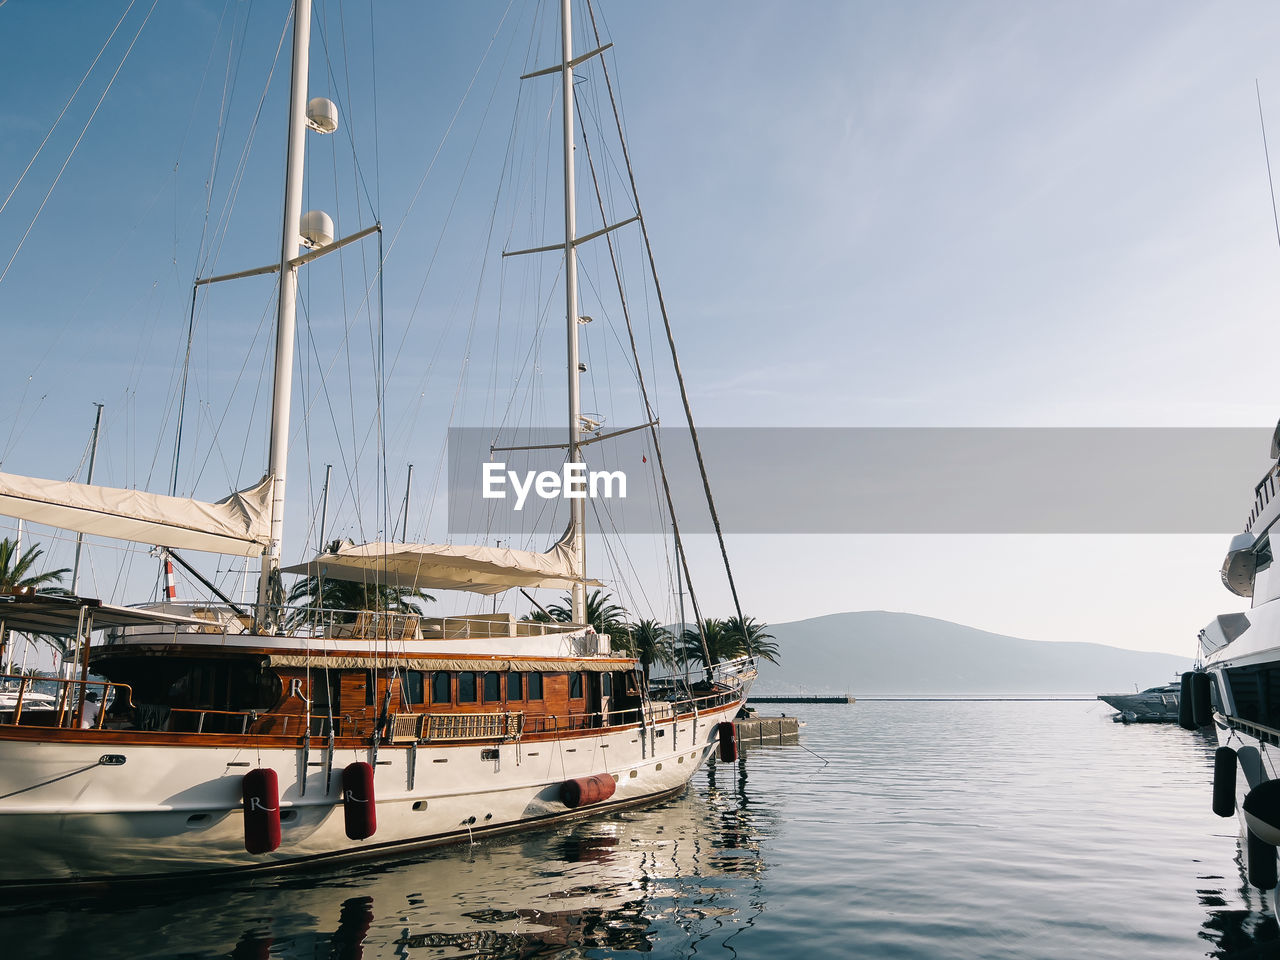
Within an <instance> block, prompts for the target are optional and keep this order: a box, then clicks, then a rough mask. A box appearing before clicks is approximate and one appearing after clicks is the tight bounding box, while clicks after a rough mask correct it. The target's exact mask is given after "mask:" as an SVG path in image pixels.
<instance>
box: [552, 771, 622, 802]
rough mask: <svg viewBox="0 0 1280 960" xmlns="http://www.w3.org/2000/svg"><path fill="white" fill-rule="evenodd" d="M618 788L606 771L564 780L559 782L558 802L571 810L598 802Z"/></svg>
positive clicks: (611, 794) (606, 798)
mask: <svg viewBox="0 0 1280 960" xmlns="http://www.w3.org/2000/svg"><path fill="white" fill-rule="evenodd" d="M616 789H618V784H617V781H615V780H614V779H613V777H611V776H610V775H609V774H607V773H597V774H596V775H595V776H594V777H579V778H578V779H576V780H566V781H565V782H564V783H562V784H560V802H561V803H563V804H564V805H565V806H566V807H568V808H569V809H571V810H573V809H576V808H578V807H585V806H587V805H588V804H592V803H600V802H601V801H602V800H608V799H609V798H610V797H612V796H613V791H614V790H616Z"/></svg>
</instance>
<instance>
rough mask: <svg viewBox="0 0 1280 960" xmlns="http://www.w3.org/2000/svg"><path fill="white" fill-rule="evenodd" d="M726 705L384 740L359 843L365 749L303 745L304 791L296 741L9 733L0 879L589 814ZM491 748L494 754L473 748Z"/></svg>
mask: <svg viewBox="0 0 1280 960" xmlns="http://www.w3.org/2000/svg"><path fill="white" fill-rule="evenodd" d="M737 708H738V705H737V704H736V703H733V704H729V705H727V706H724V707H721V708H719V709H718V710H716V711H712V712H707V713H705V714H703V715H701V716H699V717H698V718H697V719H696V721H695V720H694V719H693V718H692V717H688V716H686V717H684V718H681V719H680V720H678V721H671V720H667V721H664V722H662V723H661V724H656V725H654V726H652V727H650V728H648V730H647V731H646V730H645V729H643V728H640V727H636V726H630V727H625V728H609V727H605V728H601V729H600V730H597V731H593V733H592V734H591V735H589V736H579V737H575V738H573V739H560V740H543V741H529V742H524V743H520V742H516V743H504V744H501V745H498V746H492V745H483V744H475V743H472V744H467V745H449V746H425V745H420V746H418V747H417V748H416V750H415V749H414V748H411V747H403V746H386V745H384V746H382V747H381V748H380V749H379V750H378V754H377V760H376V766H375V777H374V788H375V794H374V795H375V799H376V803H377V831H376V833H375V834H374V835H373V836H372V837H370V838H369V839H367V840H361V841H353V840H350V839H348V838H347V836H346V833H345V827H344V815H343V807H342V797H341V789H340V783H341V774H342V769H343V767H345V766H346V765H347V764H349V763H353V762H356V761H366V762H368V761H370V760H371V759H372V758H371V750H370V749H368V748H365V749H360V750H352V749H347V750H339V751H335V753H334V756H333V759H332V770H331V773H330V775H329V778H328V779H329V783H328V788H327V789H326V784H325V774H324V768H323V764H324V761H325V756H324V753H325V751H324V749H323V746H321V747H320V748H316V747H314V746H313V748H312V749H311V750H310V751H309V755H308V758H307V764H308V769H307V778H306V790H305V792H304V791H303V790H302V784H301V780H300V776H299V774H300V772H301V770H302V765H303V758H302V751H301V749H298V748H294V749H284V748H271V749H266V748H264V749H255V748H253V747H251V746H242V747H215V746H198V745H196V746H186V745H183V746H155V745H138V746H121V745H118V744H114V743H107V742H103V741H102V740H101V739H99V738H97V737H95V736H94V734H95V731H85V732H84V741H83V742H79V743H70V742H66V741H65V740H64V741H63V742H52V741H45V742H20V741H11V742H7V743H4V744H2V745H0V886H22V887H24V888H28V887H30V886H32V885H42V884H62V883H67V882H72V883H74V882H90V883H91V882H106V881H120V880H144V879H154V878H159V877H170V876H176V875H183V874H188V875H193V874H210V873H215V874H216V873H222V872H232V871H245V870H264V869H277V868H283V867H286V866H289V865H294V864H301V863H307V862H314V861H316V860H330V859H337V858H347V857H370V856H377V855H381V854H382V853H384V852H386V851H387V850H388V848H392V847H414V846H431V845H434V844H441V843H448V842H453V841H457V840H461V839H466V838H467V837H468V836H474V835H479V834H483V833H491V832H497V831H505V830H512V829H517V828H520V827H525V826H530V825H534V824H541V823H546V822H549V821H553V820H560V819H565V818H568V817H575V816H586V815H592V814H595V813H598V812H600V811H601V810H604V809H608V808H613V807H617V806H620V805H627V804H634V803H640V802H644V801H646V800H651V799H654V798H658V797H662V796H665V795H669V794H671V793H674V792H676V791H678V790H680V789H681V788H683V787H684V785H685V784H686V783H688V781H689V779H690V778H691V777H692V776H693V774H694V772H695V771H696V770H697V768H698V766H699V765H700V764H701V763H702V761H703V760H704V759H706V757H707V755H708V754H709V753H710V752H711V750H713V749H715V747H716V746H717V744H718V739H717V730H716V724H717V723H720V722H722V721H725V720H731V719H732V717H733V715H734V713H735V712H736V710H737ZM495 750H496V751H497V757H498V759H496V760H494V759H483V758H482V751H484V752H485V754H486V755H487V756H490V757H491V756H492V753H491V752H490V751H495ZM415 753H416V757H415V756H413V754H415ZM104 756H116V757H123V758H124V763H118V761H117V763H115V764H107V763H103V762H102V761H101V758H102V757H104ZM411 766H412V768H413V770H412V781H413V786H412V787H410V779H411V771H410V768H411ZM255 767H269V768H271V769H273V770H275V771H276V773H277V775H278V777H279V781H280V810H281V834H282V840H281V843H280V846H279V848H278V849H276V850H275V851H274V852H271V853H267V854H261V855H255V854H250V853H248V852H246V850H245V837H244V818H243V815H242V802H241V780H242V777H243V776H244V774H245V773H247V772H248V771H249V770H250V769H253V768H255ZM445 771H447V773H446V772H445ZM599 773H609V774H613V775H615V776H616V777H617V778H618V779H617V790H616V792H615V793H614V794H613V796H612V797H611V798H609V800H607V801H606V802H604V803H599V804H595V805H592V806H584V807H581V808H579V809H576V810H573V809H570V808H568V807H566V806H565V804H564V803H562V802H561V801H560V785H561V784H562V783H564V782H565V781H566V780H570V779H574V778H577V777H585V776H590V775H593V774H599ZM211 774H212V775H211Z"/></svg>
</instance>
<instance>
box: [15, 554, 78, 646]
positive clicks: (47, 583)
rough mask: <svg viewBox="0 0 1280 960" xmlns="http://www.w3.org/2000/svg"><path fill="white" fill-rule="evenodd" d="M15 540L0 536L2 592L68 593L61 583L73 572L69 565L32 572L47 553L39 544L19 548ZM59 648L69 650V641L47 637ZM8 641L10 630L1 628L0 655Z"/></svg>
mask: <svg viewBox="0 0 1280 960" xmlns="http://www.w3.org/2000/svg"><path fill="white" fill-rule="evenodd" d="M20 550H21V548H20V547H19V546H18V542H17V541H16V540H10V539H9V538H8V537H5V538H4V539H2V540H0V593H53V594H57V593H66V592H67V591H66V590H65V589H63V588H62V586H60V583H61V581H62V578H63V577H64V576H66V575H67V574H68V573H70V572H71V569H70V568H69V567H61V568H60V569H57V570H46V571H45V572H44V573H33V572H32V568H33V567H34V566H35V564H36V561H37V560H39V559H40V557H41V556H43V555H44V551H43V550H41V549H40V548H39V547H37V546H31V547H29V548H28V549H27V550H25V551H22V552H19V551H20ZM44 639H45V640H47V641H48V642H49V643H50V644H51V645H52V646H54V647H55V648H56V649H57V650H58V651H59V652H61V653H63V654H65V653H66V642H65V640H63V639H62V638H60V637H45V638H44ZM8 645H9V631H8V629H7V628H6V629H5V630H4V631H0V657H2V656H3V655H4V651H5V649H6V648H7V647H8Z"/></svg>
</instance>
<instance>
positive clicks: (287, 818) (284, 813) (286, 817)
mask: <svg viewBox="0 0 1280 960" xmlns="http://www.w3.org/2000/svg"><path fill="white" fill-rule="evenodd" d="M297 819H298V811H297V810H281V811H280V822H281V823H292V822H293V821H294V820H297Z"/></svg>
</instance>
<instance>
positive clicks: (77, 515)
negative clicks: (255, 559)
mask: <svg viewBox="0 0 1280 960" xmlns="http://www.w3.org/2000/svg"><path fill="white" fill-rule="evenodd" d="M0 515H2V516H6V517H15V518H17V519H19V520H28V521H30V522H31V523H42V524H45V525H46V526H50V527H59V528H61V529H63V530H73V531H75V532H77V533H88V534H92V535H94V536H99V537H111V538H112V539H115V540H129V541H131V542H133V543H149V544H153V545H155V546H158V547H173V548H175V549H186V550H203V551H205V552H208V553H223V554H234V555H236V556H243V557H252V556H258V555H259V554H261V553H262V550H263V547H264V546H265V545H266V543H267V541H268V540H269V539H270V533H271V478H270V477H267V478H265V479H263V480H262V481H261V482H260V483H258V484H257V485H256V486H253V487H250V488H249V489H247V490H241V491H239V492H237V493H233V494H231V495H230V496H229V497H227V498H226V499H224V500H219V501H218V502H217V503H205V502H204V501H201V500H190V499H188V498H186V497H167V496H164V495H162V494H158V493H145V492H143V491H141V490H122V489H120V488H118V487H100V486H96V485H92V484H87V483H72V482H70V481H63V480H40V479H37V478H35V477H22V476H18V475H16V474H11V473H0Z"/></svg>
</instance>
